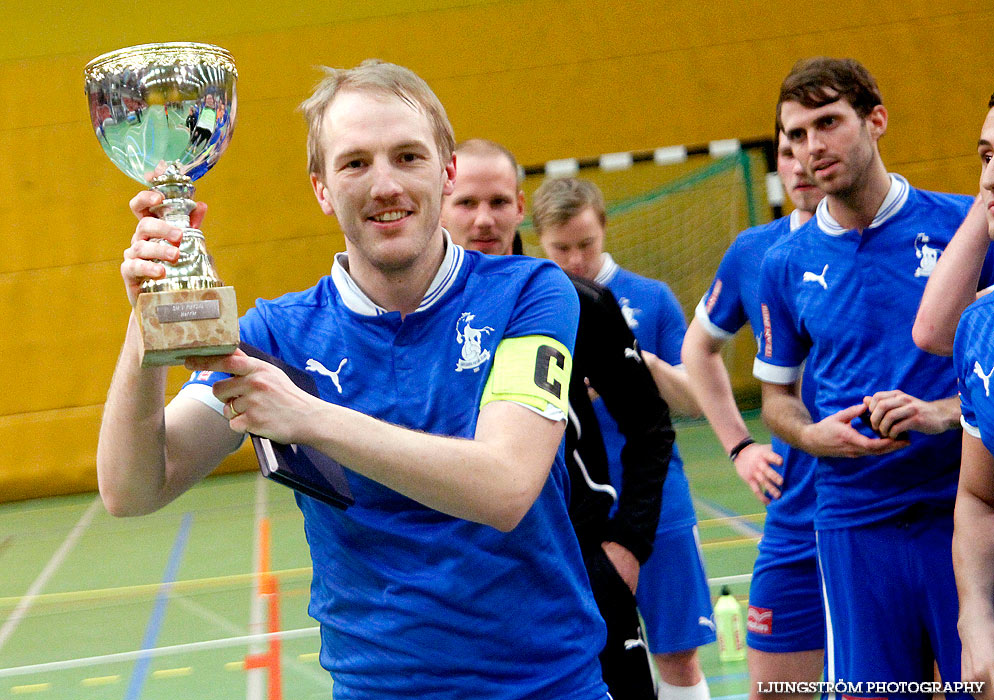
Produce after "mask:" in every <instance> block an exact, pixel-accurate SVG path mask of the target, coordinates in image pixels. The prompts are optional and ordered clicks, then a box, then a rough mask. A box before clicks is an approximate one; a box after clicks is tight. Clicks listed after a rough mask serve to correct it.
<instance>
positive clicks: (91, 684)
mask: <svg viewBox="0 0 994 700" xmlns="http://www.w3.org/2000/svg"><path fill="white" fill-rule="evenodd" d="M120 680H121V677H120V676H94V677H93V678H84V679H83V680H81V681H80V682H79V684H80V685H82V686H84V687H86V688H95V687H97V686H101V685H113V684H114V683H117V682H119V681H120Z"/></svg>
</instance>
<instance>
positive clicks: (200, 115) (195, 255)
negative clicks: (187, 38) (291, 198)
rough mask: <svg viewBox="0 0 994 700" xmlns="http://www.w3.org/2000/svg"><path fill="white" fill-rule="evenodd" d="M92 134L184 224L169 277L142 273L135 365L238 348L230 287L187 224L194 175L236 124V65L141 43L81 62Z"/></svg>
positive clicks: (189, 49)
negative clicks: (139, 361) (139, 335)
mask: <svg viewBox="0 0 994 700" xmlns="http://www.w3.org/2000/svg"><path fill="white" fill-rule="evenodd" d="M84 78H85V82H86V95H87V98H88V99H89V104H90V119H91V122H92V124H93V129H94V131H95V132H96V135H97V140H98V141H100V145H101V146H103V149H104V152H105V153H106V154H107V156H108V157H109V158H110V159H111V161H113V162H114V164H115V165H117V167H119V168H120V169H121V170H123V171H124V173H125V174H126V175H128V176H130V177H131V178H132V179H134V180H137V181H138V182H140V183H141V184H142V185H144V186H146V187H151V188H152V189H154V190H156V191H158V192H161V193H162V194H163V196H164V198H165V199H164V200H163V202H162V204H161V205H159V211H158V212H157V213H158V214H159V215H160V216H162V218H163V219H165V220H166V221H168V222H170V223H172V224H173V225H175V226H176V227H178V228H181V229H183V240H182V243H181V244H180V257H179V260H177V261H176V262H175V263H167V262H164V261H159V262H162V264H163V265H165V266H166V277H165V278H164V279H160V280H146V281H145V282H144V283H143V284H142V286H141V294H139V296H138V302H137V304H136V307H135V310H136V313H137V314H138V318H139V321H140V322H141V330H142V342H143V343H144V352H143V357H142V366H155V365H173V364H182V363H183V358H185V357H188V356H190V355H226V354H229V353H231V352H234V350H235V348H236V347H237V346H238V309H237V305H236V303H235V291H234V288H232V287H226V286H224V284H223V283H222V282H221V280H220V279H218V275H217V272H216V270H215V269H214V262H213V260H212V259H211V256H210V255H208V253H207V248H206V245H205V243H204V234H203V233H202V232H201V231H199V230H198V229H195V228H190V212H192V211H193V208H194V202H193V190H194V188H193V181H194V180H197V179H198V178H200V177H202V176H203V175H204V173H206V172H207V171H208V170H210V169H211V168H212V167H213V166H214V164H215V163H216V162H217V160H218V158H220V157H221V154H222V153H223V152H224V150H225V148H227V146H228V142H229V141H230V140H231V134H232V131H233V130H234V125H235V110H236V106H237V98H236V96H235V81H236V78H237V73H236V71H235V63H234V61H233V60H232V58H231V54H229V53H228V52H227V51H225V50H224V49H222V48H220V47H217V46H211V45H210V44H195V43H183V42H175V43H165V44H143V45H141V46H131V47H128V48H125V49H119V50H117V51H112V52H111V53H107V54H104V55H102V56H98V57H97V58H95V59H93V60H92V61H90V62H89V63H88V64H87V65H86V68H85V69H84Z"/></svg>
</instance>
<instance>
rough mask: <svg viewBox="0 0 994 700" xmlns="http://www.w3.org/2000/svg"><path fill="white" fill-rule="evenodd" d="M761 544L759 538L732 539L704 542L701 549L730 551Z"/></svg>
mask: <svg viewBox="0 0 994 700" xmlns="http://www.w3.org/2000/svg"><path fill="white" fill-rule="evenodd" d="M757 542H759V538H758V537H731V538H728V539H724V540H713V541H711V542H702V543H701V549H705V550H707V549H730V548H732V547H745V546H750V547H751V546H755V544H756V543H757Z"/></svg>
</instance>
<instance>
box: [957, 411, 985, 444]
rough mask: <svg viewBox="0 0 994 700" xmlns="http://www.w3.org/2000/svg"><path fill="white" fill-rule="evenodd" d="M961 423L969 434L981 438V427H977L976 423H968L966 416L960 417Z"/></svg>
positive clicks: (964, 430)
mask: <svg viewBox="0 0 994 700" xmlns="http://www.w3.org/2000/svg"><path fill="white" fill-rule="evenodd" d="M959 424H960V425H962V426H963V432H965V433H967V434H968V435H972V436H973V437H975V438H977V439H978V440H979V439H980V428H978V427H976V426H975V425H970V424H969V423H967V422H966V416H960V417H959Z"/></svg>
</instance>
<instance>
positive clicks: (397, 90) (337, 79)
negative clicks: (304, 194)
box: [299, 58, 456, 175]
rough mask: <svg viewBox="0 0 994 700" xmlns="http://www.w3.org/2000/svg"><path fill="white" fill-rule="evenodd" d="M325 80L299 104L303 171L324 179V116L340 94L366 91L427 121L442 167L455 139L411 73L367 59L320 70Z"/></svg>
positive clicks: (428, 93)
mask: <svg viewBox="0 0 994 700" xmlns="http://www.w3.org/2000/svg"><path fill="white" fill-rule="evenodd" d="M322 70H323V71H324V72H325V78H324V79H323V80H322V81H321V82H320V83H318V85H317V87H315V88H314V92H313V93H312V94H311V96H310V97H308V98H307V99H306V100H304V101H303V102H302V103H301V104H300V108H299V109H300V111H301V112H303V113H304V118H305V119H306V120H307V127H308V128H307V170H308V172H310V173H313V174H315V175H324V167H325V163H324V152H323V150H322V148H321V131H322V123H323V121H324V114H325V112H326V111H327V110H328V107H329V106H330V105H331V103H332V102H333V101H334V99H335V97H336V96H337V95H338V94H339V93H340V92H343V91H346V90H354V91H368V92H377V93H380V94H384V95H392V96H394V97H399V98H400V99H401V100H403V101H404V102H406V103H407V104H409V105H410V106H411V107H413V108H415V109H416V110H418V111H419V112H421V113H422V114H424V115H425V116H427V117H428V121H429V123H430V124H431V129H432V134H433V135H434V137H435V145H436V146H437V148H438V155H439V157H440V158H441V160H442V163H448V162H449V160H451V158H452V151H453V150H454V149H455V145H456V139H455V134H454V133H453V131H452V124H450V123H449V117H448V116H447V115H446V113H445V108H444V107H443V106H442V103H441V102H440V101H439V100H438V97H436V96H435V93H434V92H432V90H431V88H430V87H428V83H426V82H425V81H424V80H422V79H421V78H420V77H419V76H418V75H417V74H416V73H415V72H414V71H412V70H410V69H409V68H404V67H403V66H398V65H396V64H393V63H386V62H384V61H381V60H379V59H376V58H369V59H366V60H365V61H363V62H362V63H360V64H359V65H358V66H356V67H355V68H347V69H346V68H328V67H327V66H322Z"/></svg>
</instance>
